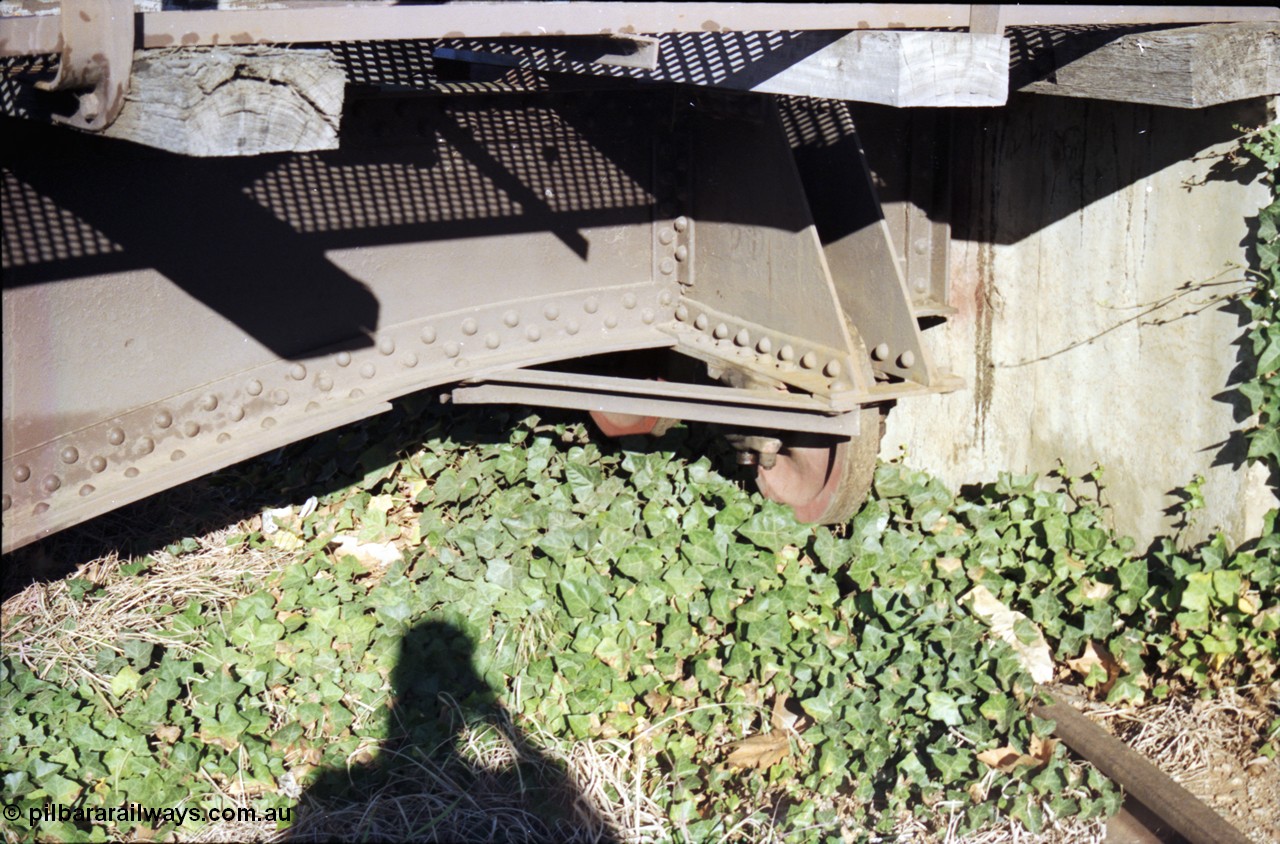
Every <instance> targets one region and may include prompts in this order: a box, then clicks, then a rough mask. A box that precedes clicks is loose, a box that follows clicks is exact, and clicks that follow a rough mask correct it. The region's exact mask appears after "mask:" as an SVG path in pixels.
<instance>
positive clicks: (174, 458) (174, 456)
mask: <svg viewBox="0 0 1280 844" xmlns="http://www.w3.org/2000/svg"><path fill="white" fill-rule="evenodd" d="M186 456H187V453H186V452H185V451H183V450H182V449H177V450H176V451H174V452H173V454H170V455H169V459H170V460H172V461H173V462H174V463H177V462H178V461H179V460H181V459H182V458H184V457H186Z"/></svg>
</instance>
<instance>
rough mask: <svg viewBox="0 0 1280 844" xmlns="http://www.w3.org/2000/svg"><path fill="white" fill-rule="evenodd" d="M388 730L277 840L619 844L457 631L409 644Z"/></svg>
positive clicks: (438, 625) (318, 789)
mask: <svg viewBox="0 0 1280 844" xmlns="http://www.w3.org/2000/svg"><path fill="white" fill-rule="evenodd" d="M387 718H388V724H387V736H388V737H387V739H386V740H384V741H383V742H382V744H381V746H380V748H379V750H378V752H377V753H376V754H375V755H374V756H373V758H372V759H370V760H369V761H366V762H363V763H362V762H360V761H359V760H357V761H355V762H354V763H353V764H351V765H350V766H349V767H347V768H345V769H338V768H334V769H328V770H325V771H323V772H322V773H321V774H320V776H319V777H318V778H316V779H315V781H314V782H313V783H312V784H311V786H310V787H309V788H308V789H307V791H306V793H305V794H304V795H303V796H302V799H301V801H300V802H299V804H298V806H297V807H296V809H295V810H294V812H295V822H294V824H293V826H292V827H291V828H290V829H288V830H287V831H286V832H285V833H284V835H283V836H281V838H279V839H277V840H282V841H288V842H312V841H335V840H339V841H345V840H358V841H450V842H452V841H468V842H469V841H495V842H508V841H510V842H515V841H556V842H561V841H565V842H569V841H578V842H596V844H611V842H614V841H616V840H617V836H616V835H615V833H614V832H613V830H612V829H611V828H610V827H609V825H608V823H607V822H606V821H605V819H604V818H603V817H602V816H601V815H600V814H599V813H598V812H597V811H596V809H595V807H594V806H592V805H591V803H590V801H589V800H588V798H587V797H586V796H585V795H583V794H582V792H581V791H580V790H579V789H578V787H577V785H576V784H575V783H574V781H573V778H572V776H571V775H570V773H569V771H568V770H567V767H566V765H565V764H564V762H563V761H561V760H559V759H555V758H553V757H551V756H549V755H548V754H546V753H545V752H543V751H542V750H540V749H539V748H538V747H536V746H534V744H533V743H532V742H530V740H529V739H528V738H527V737H526V736H525V735H524V734H523V733H522V731H521V730H520V729H519V728H518V727H516V726H515V725H514V724H513V723H512V721H511V718H510V716H509V714H508V713H507V711H506V710H505V708H504V707H503V705H502V702H501V700H500V699H499V696H498V694H497V692H496V691H495V690H494V689H493V688H491V687H490V686H489V684H488V683H486V682H485V680H484V679H483V678H482V677H481V676H479V674H478V673H477V671H476V669H475V667H474V664H473V645H472V642H471V640H470V638H469V637H468V635H467V634H466V633H465V632H464V631H462V630H461V629H459V628H458V627H456V626H455V625H453V624H449V623H447V622H443V621H438V620H433V621H425V622H422V623H419V624H417V625H415V626H414V627H412V628H411V629H410V630H409V631H408V633H406V634H405V636H404V638H403V640H402V641H401V644H400V658H399V660H398V662H397V664H396V668H395V671H394V673H393V676H392V698H391V705H390V708H389V714H388V715H387Z"/></svg>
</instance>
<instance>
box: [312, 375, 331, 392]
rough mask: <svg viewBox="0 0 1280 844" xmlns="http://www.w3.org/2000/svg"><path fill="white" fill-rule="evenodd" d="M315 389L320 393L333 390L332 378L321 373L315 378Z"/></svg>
mask: <svg viewBox="0 0 1280 844" xmlns="http://www.w3.org/2000/svg"><path fill="white" fill-rule="evenodd" d="M316 388H317V389H319V390H320V392H322V393H327V392H329V391H330V390H332V389H333V376H331V375H330V374H329V373H327V372H321V373H320V374H319V375H317V376H316Z"/></svg>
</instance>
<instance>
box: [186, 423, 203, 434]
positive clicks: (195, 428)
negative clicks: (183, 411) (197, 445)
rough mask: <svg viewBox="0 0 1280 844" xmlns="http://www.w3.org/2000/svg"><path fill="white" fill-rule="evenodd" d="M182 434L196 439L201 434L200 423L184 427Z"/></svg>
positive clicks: (188, 424)
mask: <svg viewBox="0 0 1280 844" xmlns="http://www.w3.org/2000/svg"><path fill="white" fill-rule="evenodd" d="M182 433H184V434H186V435H187V436H188V437H194V436H196V435H198V434H199V433H200V423H199V422H188V423H187V424H185V425H183V426H182Z"/></svg>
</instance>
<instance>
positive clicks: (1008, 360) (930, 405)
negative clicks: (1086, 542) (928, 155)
mask: <svg viewBox="0 0 1280 844" xmlns="http://www.w3.org/2000/svg"><path fill="white" fill-rule="evenodd" d="M1268 111H1269V109H1268V104H1267V103H1266V102H1265V101H1261V100H1255V101H1248V102H1242V103H1234V104H1229V105H1225V106H1219V107H1216V108H1210V109H1201V110H1181V109H1172V108H1154V107H1147V106H1133V105H1127V104H1119V103H1107V102H1095V101H1088V100H1078V99H1068V98H1060V97H1050V96H1035V95H1014V97H1013V98H1012V100H1011V102H1010V104H1009V106H1008V107H1007V108H1005V109H999V110H990V111H987V110H983V111H980V112H969V113H968V114H965V115H961V116H960V120H959V125H958V126H957V129H956V143H957V146H956V149H955V166H954V186H955V187H954V190H955V195H954V198H953V203H952V206H953V207H952V214H953V217H952V236H953V244H952V253H951V261H952V269H951V283H952V293H951V304H952V305H954V306H955V307H956V308H958V309H959V313H958V314H957V315H955V316H954V317H952V318H951V319H950V321H949V322H948V323H947V324H946V325H944V326H941V327H937V328H933V329H931V330H930V331H927V332H926V335H925V336H926V342H927V343H929V344H930V348H931V349H932V350H933V353H934V356H935V360H936V362H937V363H938V364H940V365H941V366H942V367H944V368H948V369H950V370H951V371H953V372H955V373H956V374H958V375H960V376H962V377H963V378H964V379H965V381H966V382H967V388H966V389H964V390H963V391H961V392H958V393H954V394H951V395H947V396H934V397H930V398H927V399H924V400H914V401H910V402H903V403H902V404H901V405H900V406H899V408H898V409H897V410H895V411H894V412H893V413H892V414H890V416H889V423H888V430H887V433H886V436H885V439H884V444H883V449H882V452H881V454H882V456H884V457H886V458H887V457H892V456H895V455H897V454H899V450H900V449H901V448H903V447H905V448H906V449H907V452H908V454H909V459H910V462H911V463H912V464H913V465H916V466H919V467H921V468H925V469H928V470H930V471H932V472H934V473H936V474H937V475H938V476H940V477H941V478H942V479H944V480H945V481H946V482H947V483H948V484H949V485H951V486H952V487H953V488H957V487H959V486H960V485H962V484H965V483H970V482H978V481H987V480H992V479H994V477H995V473H996V472H997V471H999V470H1002V469H1009V470H1014V471H1019V472H1023V471H1034V472H1038V473H1040V474H1041V475H1043V474H1044V473H1046V472H1048V471H1049V470H1051V469H1053V468H1054V467H1055V466H1056V465H1057V461H1058V459H1059V458H1061V459H1062V460H1064V461H1065V463H1066V466H1067V468H1068V470H1069V471H1071V472H1073V473H1075V474H1080V473H1083V472H1084V471H1087V470H1088V469H1090V468H1091V467H1092V466H1093V464H1094V463H1095V462H1096V463H1100V464H1102V466H1103V467H1104V469H1105V477H1104V482H1105V485H1106V492H1105V496H1104V500H1105V501H1106V503H1108V504H1110V505H1111V507H1112V508H1113V518H1114V523H1115V524H1114V526H1115V527H1116V528H1117V529H1119V530H1120V531H1122V532H1125V533H1128V534H1130V535H1133V536H1135V537H1136V538H1137V539H1139V541H1140V543H1145V542H1147V541H1149V540H1150V539H1151V538H1152V537H1153V536H1156V535H1159V534H1161V533H1164V532H1167V531H1168V530H1169V529H1170V525H1171V522H1170V518H1169V517H1168V516H1167V515H1166V513H1165V511H1166V509H1167V508H1169V507H1170V506H1171V505H1172V504H1173V503H1174V502H1175V501H1177V498H1175V497H1174V496H1173V495H1172V494H1171V492H1172V491H1173V490H1174V489H1176V488H1179V487H1182V486H1183V485H1185V484H1186V483H1187V482H1188V481H1190V480H1192V478H1193V477H1194V476H1195V475H1196V474H1197V473H1199V474H1203V475H1204V476H1205V477H1206V478H1207V481H1208V482H1207V483H1206V485H1205V488H1204V489H1205V497H1206V500H1207V502H1208V509H1207V511H1205V512H1203V513H1201V514H1200V515H1199V517H1198V518H1197V520H1196V521H1195V522H1194V523H1193V525H1192V528H1191V531H1190V532H1189V534H1188V538H1192V539H1194V538H1197V537H1200V536H1204V535H1205V534H1207V533H1208V532H1209V531H1211V530H1212V529H1214V528H1215V527H1221V528H1222V529H1224V530H1226V531H1227V532H1228V534H1229V536H1230V537H1231V538H1232V539H1233V540H1234V541H1236V542H1239V541H1242V540H1244V539H1246V538H1249V537H1251V536H1257V535H1258V533H1259V531H1260V530H1261V518H1262V515H1263V514H1264V513H1265V512H1266V510H1267V509H1268V508H1270V507H1273V506H1276V500H1275V498H1274V496H1273V494H1272V492H1271V491H1270V490H1269V489H1268V487H1267V484H1266V478H1265V472H1263V471H1262V469H1261V467H1254V469H1252V470H1247V469H1246V468H1245V467H1244V466H1243V455H1244V442H1243V440H1242V438H1240V437H1239V435H1238V433H1236V434H1235V435H1234V436H1233V432H1238V431H1239V429H1240V428H1241V426H1242V419H1241V418H1240V417H1241V411H1240V409H1239V402H1238V400H1237V401H1234V402H1233V399H1232V390H1231V386H1232V385H1233V384H1235V383H1236V382H1237V381H1238V378H1239V373H1238V372H1236V370H1237V369H1238V366H1239V364H1240V362H1241V360H1243V356H1242V353H1241V348H1240V342H1239V341H1240V338H1241V337H1242V335H1243V332H1244V327H1243V320H1242V317H1241V314H1242V313H1243V309H1242V308H1240V307H1239V306H1238V305H1235V306H1233V305H1231V304H1229V303H1225V302H1219V303H1215V302H1213V301H1212V300H1213V297H1218V296H1222V295H1224V294H1227V293H1229V292H1231V291H1233V290H1239V289H1240V288H1241V284H1240V283H1239V282H1240V280H1241V279H1242V278H1243V277H1244V272H1243V265H1244V264H1245V263H1246V261H1247V253H1246V249H1245V246H1244V244H1245V243H1247V242H1248V239H1249V229H1248V225H1247V223H1246V218H1251V217H1253V216H1254V215H1255V214H1256V211H1257V209H1258V208H1259V207H1260V206H1262V205H1265V204H1266V203H1267V202H1268V201H1269V199H1268V192H1267V189H1266V187H1265V186H1264V185H1263V184H1262V183H1261V182H1259V181H1258V180H1257V176H1258V171H1257V170H1249V171H1247V172H1244V173H1241V172H1239V171H1236V170H1234V168H1233V167H1232V164H1231V162H1230V161H1229V160H1227V159H1225V158H1224V157H1223V156H1224V154H1225V153H1226V152H1227V151H1229V150H1231V149H1232V148H1233V147H1234V139H1235V138H1236V137H1237V136H1238V134H1239V133H1238V132H1237V131H1236V130H1235V129H1234V128H1233V126H1234V125H1235V124H1243V125H1246V126H1257V125H1260V124H1262V123H1263V122H1264V121H1266V120H1267V119H1268ZM1271 114H1272V116H1273V115H1274V109H1272V110H1271Z"/></svg>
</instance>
